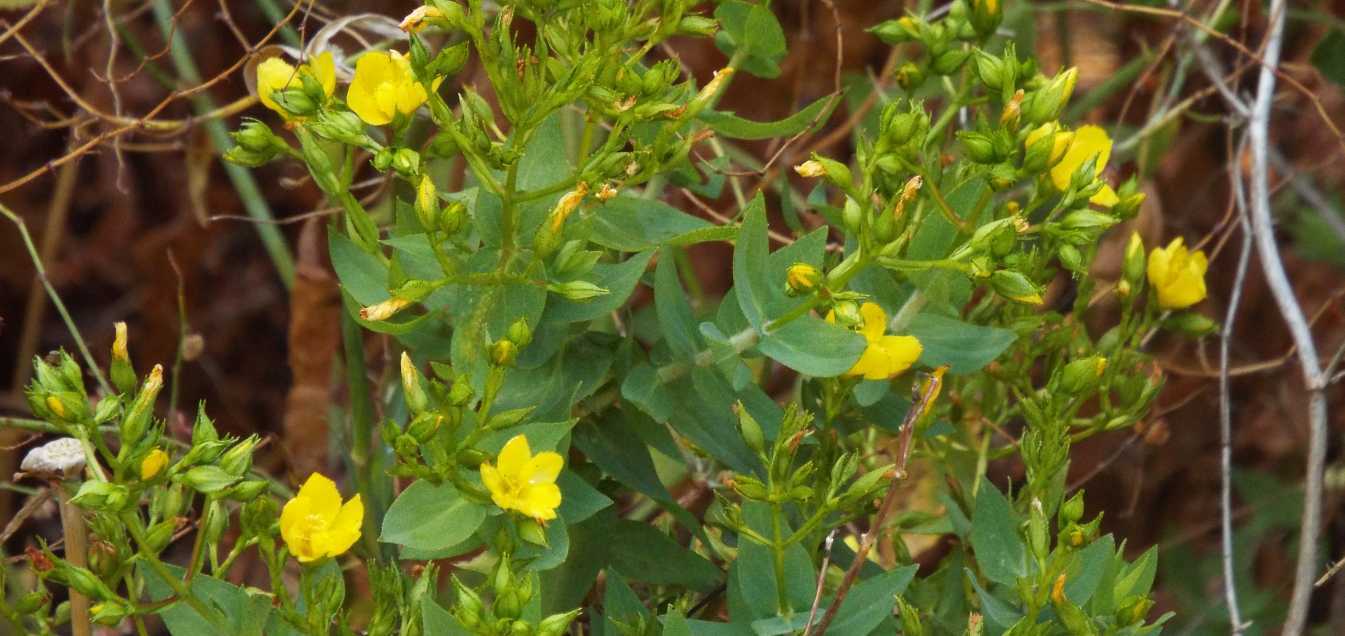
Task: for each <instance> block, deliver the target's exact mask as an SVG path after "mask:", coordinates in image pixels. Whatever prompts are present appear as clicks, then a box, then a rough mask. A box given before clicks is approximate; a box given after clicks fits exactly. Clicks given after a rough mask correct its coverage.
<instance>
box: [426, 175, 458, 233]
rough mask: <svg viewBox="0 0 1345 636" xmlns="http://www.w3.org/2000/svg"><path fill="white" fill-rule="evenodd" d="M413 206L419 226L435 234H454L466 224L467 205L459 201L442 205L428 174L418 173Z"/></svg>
mask: <svg viewBox="0 0 1345 636" xmlns="http://www.w3.org/2000/svg"><path fill="white" fill-rule="evenodd" d="M415 207H416V218H417V219H418V220H419V221H420V225H421V227H423V228H425V229H426V231H429V232H431V233H434V234H435V235H437V236H443V237H451V236H454V235H455V234H457V233H458V232H459V231H460V230H462V228H463V227H465V226H466V225H467V221H468V216H469V215H468V213H467V206H466V205H465V204H463V202H461V201H453V202H450V203H448V204H447V205H444V203H443V201H441V200H440V198H439V189H438V188H437V187H435V185H434V179H431V178H430V175H428V174H422V175H420V182H419V183H418V184H416V201H415Z"/></svg>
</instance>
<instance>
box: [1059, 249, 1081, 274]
mask: <svg viewBox="0 0 1345 636" xmlns="http://www.w3.org/2000/svg"><path fill="white" fill-rule="evenodd" d="M1056 256H1058V257H1059V258H1060V264H1061V265H1063V266H1064V267H1065V269H1067V270H1069V271H1071V272H1074V273H1076V274H1082V273H1083V272H1084V264H1083V254H1082V253H1081V252H1079V248H1077V247H1074V246H1073V245H1070V244H1069V243H1066V244H1064V245H1061V246H1060V248H1059V249H1058V250H1056Z"/></svg>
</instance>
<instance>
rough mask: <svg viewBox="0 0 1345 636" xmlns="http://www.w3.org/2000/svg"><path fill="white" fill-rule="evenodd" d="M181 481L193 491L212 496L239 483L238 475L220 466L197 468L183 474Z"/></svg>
mask: <svg viewBox="0 0 1345 636" xmlns="http://www.w3.org/2000/svg"><path fill="white" fill-rule="evenodd" d="M179 479H181V481H182V483H184V484H186V485H187V487H189V488H191V489H192V490H195V491H196V492H199V493H202V494H206V495H210V494H215V493H218V492H222V491H223V490H224V489H225V488H228V487H230V486H232V485H234V484H235V483H237V482H238V475H237V474H235V473H231V472H228V471H226V470H224V469H222V468H220V467H218V466H197V467H195V468H192V469H191V470H188V471H187V472H186V473H183V474H182V475H181V476H180V477H179Z"/></svg>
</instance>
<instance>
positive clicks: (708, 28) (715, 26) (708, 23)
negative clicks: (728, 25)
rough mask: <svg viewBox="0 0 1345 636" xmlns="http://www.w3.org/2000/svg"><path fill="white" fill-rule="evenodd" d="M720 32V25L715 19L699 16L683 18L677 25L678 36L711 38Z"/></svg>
mask: <svg viewBox="0 0 1345 636" xmlns="http://www.w3.org/2000/svg"><path fill="white" fill-rule="evenodd" d="M718 30H719V23H718V22H716V21H715V20H714V19H713V18H707V17H705V16H699V15H688V16H683V17H682V19H681V21H679V22H678V23H677V35H689V36H694V37H703V38H705V37H710V36H712V35H714V34H715V31H718Z"/></svg>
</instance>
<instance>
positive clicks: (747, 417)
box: [733, 402, 766, 454]
mask: <svg viewBox="0 0 1345 636" xmlns="http://www.w3.org/2000/svg"><path fill="white" fill-rule="evenodd" d="M733 410H734V411H737V413H738V432H739V433H741V434H742V436H743V441H744V442H746V443H747V447H748V448H750V449H752V450H753V451H754V452H756V453H758V454H760V453H764V452H765V451H766V436H765V435H764V434H763V433H762V431H761V424H760V423H758V422H757V420H756V418H754V417H752V414H751V413H748V412H747V409H746V408H744V407H743V404H742V402H738V403H736V404H734V405H733Z"/></svg>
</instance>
